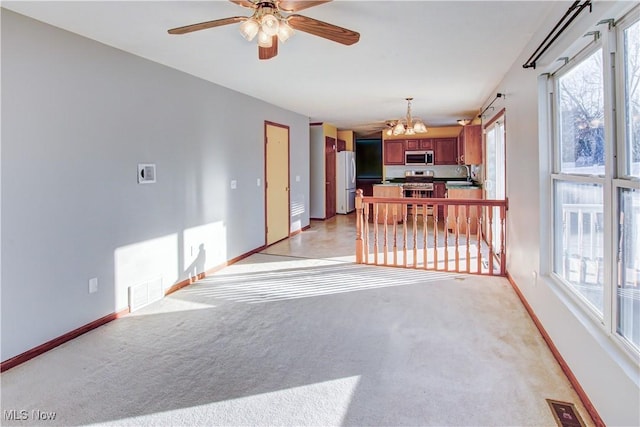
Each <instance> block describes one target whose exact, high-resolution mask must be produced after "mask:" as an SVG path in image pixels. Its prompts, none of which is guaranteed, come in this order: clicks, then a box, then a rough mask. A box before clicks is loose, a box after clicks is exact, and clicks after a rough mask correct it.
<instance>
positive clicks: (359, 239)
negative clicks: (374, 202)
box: [356, 189, 364, 264]
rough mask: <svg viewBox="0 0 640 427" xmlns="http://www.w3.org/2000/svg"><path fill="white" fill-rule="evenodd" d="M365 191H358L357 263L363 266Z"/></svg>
mask: <svg viewBox="0 0 640 427" xmlns="http://www.w3.org/2000/svg"><path fill="white" fill-rule="evenodd" d="M363 197H364V196H363V191H362V190H361V189H357V190H356V263H357V264H362V249H363V248H362V226H363V224H362V223H363V216H364V209H363V205H364V202H363V201H362V198H363Z"/></svg>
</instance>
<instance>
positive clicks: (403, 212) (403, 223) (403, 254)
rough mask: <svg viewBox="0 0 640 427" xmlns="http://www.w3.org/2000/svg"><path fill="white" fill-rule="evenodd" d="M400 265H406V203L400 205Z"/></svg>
mask: <svg viewBox="0 0 640 427" xmlns="http://www.w3.org/2000/svg"><path fill="white" fill-rule="evenodd" d="M402 266H403V267H405V268H406V267H407V205H402Z"/></svg>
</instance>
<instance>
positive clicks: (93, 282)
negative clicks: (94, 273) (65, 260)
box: [89, 277, 98, 294]
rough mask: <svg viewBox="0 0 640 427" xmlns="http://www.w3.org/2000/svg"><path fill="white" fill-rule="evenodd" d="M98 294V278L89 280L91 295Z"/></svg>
mask: <svg viewBox="0 0 640 427" xmlns="http://www.w3.org/2000/svg"><path fill="white" fill-rule="evenodd" d="M96 292H98V278H97V277H94V278H93V279H89V293H90V294H93V293H96Z"/></svg>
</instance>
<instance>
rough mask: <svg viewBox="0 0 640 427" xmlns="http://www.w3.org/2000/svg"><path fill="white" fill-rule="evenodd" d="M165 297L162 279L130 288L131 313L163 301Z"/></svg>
mask: <svg viewBox="0 0 640 427" xmlns="http://www.w3.org/2000/svg"><path fill="white" fill-rule="evenodd" d="M163 296H164V292H163V289H162V277H158V278H155V279H152V280H149V281H148V282H144V283H138V284H137V285H133V286H129V311H130V312H134V311H136V310H138V309H139V308H142V307H144V306H146V305H149V304H151V303H152V302H154V301H158V300H160V299H162V297H163Z"/></svg>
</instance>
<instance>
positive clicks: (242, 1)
mask: <svg viewBox="0 0 640 427" xmlns="http://www.w3.org/2000/svg"><path fill="white" fill-rule="evenodd" d="M229 1H230V2H231V3H235V4H237V5H238V6H242V7H246V8H248V9H255V8H256V4H255V3H254V2H252V1H250V0H229Z"/></svg>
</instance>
